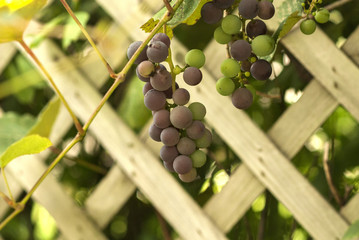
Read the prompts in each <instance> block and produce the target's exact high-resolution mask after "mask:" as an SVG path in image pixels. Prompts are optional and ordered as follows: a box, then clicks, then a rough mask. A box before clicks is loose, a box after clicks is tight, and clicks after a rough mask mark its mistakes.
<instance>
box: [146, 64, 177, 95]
mask: <svg viewBox="0 0 359 240" xmlns="http://www.w3.org/2000/svg"><path fill="white" fill-rule="evenodd" d="M150 83H151V85H152V87H153V88H154V89H156V90H158V91H166V90H167V89H168V88H170V87H171V86H172V75H171V73H170V72H168V71H167V69H166V68H158V69H156V72H155V74H154V75H153V76H151V77H150Z"/></svg>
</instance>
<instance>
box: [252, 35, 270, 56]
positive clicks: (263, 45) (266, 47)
mask: <svg viewBox="0 0 359 240" xmlns="http://www.w3.org/2000/svg"><path fill="white" fill-rule="evenodd" d="M274 47H275V42H274V39H273V38H272V37H270V36H268V35H259V36H257V37H255V38H254V39H253V41H252V51H253V53H254V54H256V55H257V56H259V57H263V56H267V55H269V54H271V53H272V52H273V50H274Z"/></svg>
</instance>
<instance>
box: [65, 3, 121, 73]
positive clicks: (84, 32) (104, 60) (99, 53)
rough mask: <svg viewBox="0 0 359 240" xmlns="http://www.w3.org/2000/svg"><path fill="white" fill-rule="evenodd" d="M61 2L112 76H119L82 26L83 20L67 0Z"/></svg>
mask: <svg viewBox="0 0 359 240" xmlns="http://www.w3.org/2000/svg"><path fill="white" fill-rule="evenodd" d="M60 2H61V3H62V5H63V6H64V8H65V9H66V11H67V12H68V13H69V14H70V16H71V17H72V18H73V19H74V21H75V22H76V24H77V25H78V26H79V28H80V29H81V31H82V33H83V34H84V35H85V37H86V38H87V41H89V43H90V44H91V46H92V47H93V48H94V49H95V51H96V53H97V54H98V56H99V57H100V59H101V61H102V62H103V64H104V65H105V67H106V69H107V71H108V73H109V74H110V77H111V78H113V79H116V78H117V74H116V73H115V72H114V71H113V69H112V68H111V66H110V64H109V63H108V62H107V61H106V59H105V57H104V56H103V55H102V53H101V52H100V50H99V49H98V48H97V46H96V44H95V42H94V41H93V40H92V38H91V36H90V34H89V33H88V32H87V31H86V29H85V28H84V26H82V24H81V22H80V21H79V19H78V18H77V17H76V15H75V14H74V12H73V11H72V9H71V8H70V6H69V5H68V4H67V2H66V0H60Z"/></svg>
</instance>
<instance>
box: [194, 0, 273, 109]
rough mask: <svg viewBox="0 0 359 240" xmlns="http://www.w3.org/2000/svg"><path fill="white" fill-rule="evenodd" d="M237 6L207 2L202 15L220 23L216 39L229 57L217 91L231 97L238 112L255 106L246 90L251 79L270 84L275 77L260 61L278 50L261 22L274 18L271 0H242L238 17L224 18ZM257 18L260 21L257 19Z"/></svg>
mask: <svg viewBox="0 0 359 240" xmlns="http://www.w3.org/2000/svg"><path fill="white" fill-rule="evenodd" d="M234 2H235V1H234V0H222V1H220V0H214V1H211V2H208V3H206V4H204V5H203V7H202V9H201V15H202V19H203V21H204V22H206V23H208V24H214V23H218V22H220V21H221V22H220V26H219V27H217V28H216V29H215V31H214V39H215V40H216V41H217V42H218V43H219V44H228V46H229V53H228V54H229V55H230V56H229V58H227V59H226V60H224V61H223V62H222V63H221V73H222V74H223V77H222V78H220V79H219V80H218V81H217V83H216V89H217V91H218V93H219V94H221V95H224V96H229V95H231V97H232V103H233V105H234V106H235V107H236V108H239V109H246V108H248V107H250V106H251V104H252V102H253V95H252V93H251V92H250V91H249V90H248V89H247V88H245V84H247V83H248V78H249V77H250V76H252V77H253V78H254V79H256V80H267V79H268V78H269V77H270V75H271V74H272V67H271V64H270V63H269V62H268V61H266V60H264V59H259V58H260V57H265V56H267V55H269V54H271V53H272V52H273V51H274V48H275V41H274V39H273V38H272V37H271V36H269V35H266V33H267V26H266V24H265V23H264V21H262V20H267V19H270V18H272V17H273V15H274V13H275V9H274V6H273V4H272V2H270V1H268V0H262V1H258V0H241V1H240V3H239V5H238V13H239V14H238V15H234V14H229V15H227V16H225V17H224V18H223V10H224V9H227V8H230V7H231V6H232V5H233V4H234ZM257 16H258V17H259V18H260V19H254V18H255V17H257ZM261 19H262V20H261Z"/></svg>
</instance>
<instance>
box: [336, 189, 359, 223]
mask: <svg viewBox="0 0 359 240" xmlns="http://www.w3.org/2000/svg"><path fill="white" fill-rule="evenodd" d="M340 212H341V214H343V215H344V216H345V218H346V219H347V220H348V221H349V222H351V223H353V222H355V221H357V220H359V194H358V193H357V194H356V195H355V196H354V197H353V198H352V199H350V201H349V202H348V203H347V204H346V205H345V206H344V207H343V208H342V209H341V211H340Z"/></svg>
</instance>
